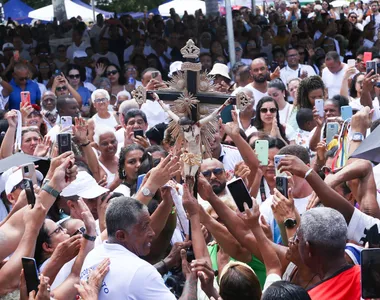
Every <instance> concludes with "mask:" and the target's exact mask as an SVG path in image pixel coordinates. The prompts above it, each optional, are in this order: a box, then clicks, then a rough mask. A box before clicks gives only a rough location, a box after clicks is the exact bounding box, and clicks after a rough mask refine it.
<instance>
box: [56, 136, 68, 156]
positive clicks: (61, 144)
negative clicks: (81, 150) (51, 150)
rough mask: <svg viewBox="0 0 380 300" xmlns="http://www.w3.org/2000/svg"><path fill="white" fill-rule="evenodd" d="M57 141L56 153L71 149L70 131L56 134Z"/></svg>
mask: <svg viewBox="0 0 380 300" xmlns="http://www.w3.org/2000/svg"><path fill="white" fill-rule="evenodd" d="M57 142H58V154H59V155H61V154H62V153H65V152H68V151H71V134H70V133H60V134H58V135H57Z"/></svg>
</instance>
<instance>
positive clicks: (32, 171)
mask: <svg viewBox="0 0 380 300" xmlns="http://www.w3.org/2000/svg"><path fill="white" fill-rule="evenodd" d="M21 171H22V177H23V178H25V179H30V180H31V181H32V183H33V184H37V175H36V167H35V165H34V163H30V164H25V165H22V166H21Z"/></svg>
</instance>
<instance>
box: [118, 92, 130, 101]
mask: <svg viewBox="0 0 380 300" xmlns="http://www.w3.org/2000/svg"><path fill="white" fill-rule="evenodd" d="M120 96H125V97H128V100H130V99H131V98H132V97H131V94H130V93H129V92H128V91H121V92H118V93H117V95H116V99H117V100H119V97H120Z"/></svg>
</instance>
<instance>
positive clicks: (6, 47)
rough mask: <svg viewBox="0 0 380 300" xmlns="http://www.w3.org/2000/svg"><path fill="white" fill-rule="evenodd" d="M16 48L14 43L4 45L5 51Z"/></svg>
mask: <svg viewBox="0 0 380 300" xmlns="http://www.w3.org/2000/svg"><path fill="white" fill-rule="evenodd" d="M14 48H15V46H14V45H13V44H12V43H5V44H4V45H3V51H4V50H5V49H14Z"/></svg>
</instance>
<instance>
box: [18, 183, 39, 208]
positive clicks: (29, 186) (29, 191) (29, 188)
mask: <svg viewBox="0 0 380 300" xmlns="http://www.w3.org/2000/svg"><path fill="white" fill-rule="evenodd" d="M21 186H22V189H24V190H25V193H26V199H27V200H28V204H29V205H32V207H33V206H34V204H35V203H36V195H35V194H34V189H33V182H32V181H31V180H30V179H25V178H24V179H23V180H22V181H21Z"/></svg>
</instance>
